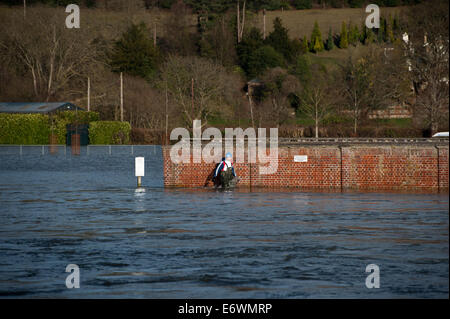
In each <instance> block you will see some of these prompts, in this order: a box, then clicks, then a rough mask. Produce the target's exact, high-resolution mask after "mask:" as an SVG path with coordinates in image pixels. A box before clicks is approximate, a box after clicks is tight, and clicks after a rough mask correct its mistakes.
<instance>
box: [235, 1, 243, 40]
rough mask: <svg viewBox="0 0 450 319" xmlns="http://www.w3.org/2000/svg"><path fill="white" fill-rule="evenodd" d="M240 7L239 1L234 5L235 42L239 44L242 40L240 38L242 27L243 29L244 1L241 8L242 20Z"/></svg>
mask: <svg viewBox="0 0 450 319" xmlns="http://www.w3.org/2000/svg"><path fill="white" fill-rule="evenodd" d="M240 7H241V5H240V3H239V0H238V1H237V4H236V18H237V29H236V31H237V42H238V43H240V42H241V40H242V36H243V35H244V27H245V0H244V5H243V6H242V18H241V13H240V10H241V8H240Z"/></svg>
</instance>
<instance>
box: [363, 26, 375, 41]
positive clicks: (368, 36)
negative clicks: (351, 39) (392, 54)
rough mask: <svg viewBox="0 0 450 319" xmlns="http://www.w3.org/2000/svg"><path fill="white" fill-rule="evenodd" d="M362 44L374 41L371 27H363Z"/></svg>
mask: <svg viewBox="0 0 450 319" xmlns="http://www.w3.org/2000/svg"><path fill="white" fill-rule="evenodd" d="M364 30H365V36H364V42H363V43H364V44H369V43H373V42H375V34H374V33H373V31H372V29H369V28H365V29H364Z"/></svg>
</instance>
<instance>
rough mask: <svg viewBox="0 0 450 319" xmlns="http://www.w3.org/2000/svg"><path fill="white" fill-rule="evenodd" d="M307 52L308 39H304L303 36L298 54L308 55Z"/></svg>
mask: <svg viewBox="0 0 450 319" xmlns="http://www.w3.org/2000/svg"><path fill="white" fill-rule="evenodd" d="M308 51H309V45H308V39H307V38H306V35H305V36H304V37H303V40H302V43H301V47H300V52H301V53H303V54H305V53H308Z"/></svg>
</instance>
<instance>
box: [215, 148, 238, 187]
mask: <svg viewBox="0 0 450 319" xmlns="http://www.w3.org/2000/svg"><path fill="white" fill-rule="evenodd" d="M232 160H233V155H232V154H231V153H227V154H226V155H225V160H222V162H221V163H220V164H219V165H218V166H217V169H216V171H215V172H214V180H216V181H218V182H219V184H220V185H222V187H223V188H229V187H234V186H236V183H237V182H238V181H239V179H238V178H237V177H236V173H235V172H234V167H233V163H232ZM217 179H219V180H217Z"/></svg>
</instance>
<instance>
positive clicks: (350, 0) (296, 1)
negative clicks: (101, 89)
mask: <svg viewBox="0 0 450 319" xmlns="http://www.w3.org/2000/svg"><path fill="white" fill-rule="evenodd" d="M26 2H27V3H28V4H37V3H41V4H46V5H52V6H66V5H68V4H71V3H74V4H78V5H84V6H86V7H91V8H92V7H106V8H108V5H109V7H110V8H114V6H115V5H116V4H115V1H114V0H27V1H26ZM175 2H177V0H143V3H144V5H145V7H146V9H151V8H155V7H157V8H161V9H170V8H171V7H172V5H173V4H174V3H175ZM184 2H185V3H186V4H187V5H188V6H189V7H190V8H192V9H193V11H194V12H195V13H201V12H209V13H224V12H226V11H228V10H230V9H234V8H235V7H236V3H237V2H238V0H185V1H184ZM241 2H243V0H242V1H241ZM420 2H422V0H371V1H367V0H248V1H246V3H247V9H248V10H250V11H254V12H256V11H259V10H263V9H266V10H282V9H286V10H289V9H297V10H302V9H311V8H346V7H347V8H361V7H362V6H363V5H366V4H369V3H374V4H377V5H379V6H383V7H384V6H385V7H395V6H401V5H411V4H418V3H420ZM1 3H3V4H7V5H22V4H23V0H0V4H1Z"/></svg>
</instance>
